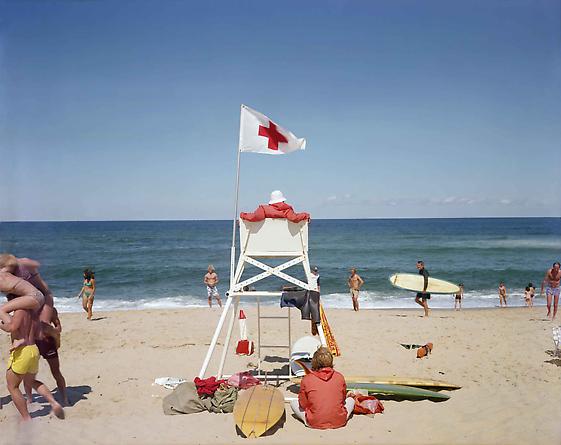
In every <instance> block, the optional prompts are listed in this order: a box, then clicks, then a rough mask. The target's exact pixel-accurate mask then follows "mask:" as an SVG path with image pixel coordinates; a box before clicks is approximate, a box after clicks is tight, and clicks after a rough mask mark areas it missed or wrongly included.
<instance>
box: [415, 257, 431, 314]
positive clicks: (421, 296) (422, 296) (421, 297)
mask: <svg viewBox="0 0 561 445" xmlns="http://www.w3.org/2000/svg"><path fill="white" fill-rule="evenodd" d="M417 269H418V270H419V275H422V276H423V278H424V284H423V291H422V292H418V293H417V296H416V297H415V303H417V304H418V305H419V306H422V307H423V309H424V310H425V317H428V316H429V305H428V303H427V300H430V294H429V293H427V286H428V285H429V272H428V270H427V269H425V263H424V262H423V261H417Z"/></svg>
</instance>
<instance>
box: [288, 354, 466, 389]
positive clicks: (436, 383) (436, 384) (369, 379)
mask: <svg viewBox="0 0 561 445" xmlns="http://www.w3.org/2000/svg"><path fill="white" fill-rule="evenodd" d="M294 362H295V363H297V364H298V365H299V366H300V367H301V368H302V369H303V370H304V373H305V374H309V373H310V368H308V366H307V364H306V363H305V362H304V361H302V360H294ZM300 379H301V377H300V376H296V377H295V378H292V379H291V381H292V382H294V383H299V382H300ZM345 382H346V383H347V385H349V384H353V383H372V384H376V385H400V386H414V387H420V388H433V389H460V388H461V386H458V385H455V384H454V383H448V382H443V381H441V380H433V379H422V378H418V377H393V376H387V377H386V376H345Z"/></svg>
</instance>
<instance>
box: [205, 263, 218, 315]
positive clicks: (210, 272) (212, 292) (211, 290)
mask: <svg viewBox="0 0 561 445" xmlns="http://www.w3.org/2000/svg"><path fill="white" fill-rule="evenodd" d="M203 281H204V283H205V284H206V293H207V295H208V307H212V297H214V298H216V302H217V303H218V306H220V307H222V300H221V299H220V294H219V293H218V289H217V288H216V285H217V284H218V274H217V273H216V270H214V266H213V265H212V264H209V265H208V268H207V273H206V275H205V277H204V279H203Z"/></svg>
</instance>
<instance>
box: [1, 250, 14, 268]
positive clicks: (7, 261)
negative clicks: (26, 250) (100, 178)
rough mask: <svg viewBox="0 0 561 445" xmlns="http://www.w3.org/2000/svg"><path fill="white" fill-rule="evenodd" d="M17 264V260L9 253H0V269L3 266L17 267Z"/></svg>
mask: <svg viewBox="0 0 561 445" xmlns="http://www.w3.org/2000/svg"><path fill="white" fill-rule="evenodd" d="M17 265H18V260H17V258H16V257H15V256H14V255H12V254H11V253H2V254H0V269H2V268H4V267H7V268H15V267H17Z"/></svg>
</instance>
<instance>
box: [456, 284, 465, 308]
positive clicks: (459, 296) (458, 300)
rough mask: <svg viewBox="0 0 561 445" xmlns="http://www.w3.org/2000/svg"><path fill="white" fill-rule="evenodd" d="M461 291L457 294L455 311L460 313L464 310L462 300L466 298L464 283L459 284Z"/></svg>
mask: <svg viewBox="0 0 561 445" xmlns="http://www.w3.org/2000/svg"><path fill="white" fill-rule="evenodd" d="M458 287H459V288H460V291H459V292H458V293H457V294H456V298H454V310H456V311H459V310H461V309H462V299H463V298H464V285H463V284H462V283H460V284H458Z"/></svg>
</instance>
